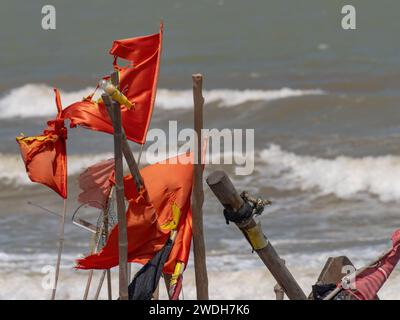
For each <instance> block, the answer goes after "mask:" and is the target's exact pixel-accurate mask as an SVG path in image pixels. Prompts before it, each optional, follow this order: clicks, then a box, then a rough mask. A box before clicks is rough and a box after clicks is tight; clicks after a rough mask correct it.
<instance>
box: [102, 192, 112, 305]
mask: <svg viewBox="0 0 400 320" xmlns="http://www.w3.org/2000/svg"><path fill="white" fill-rule="evenodd" d="M111 194H112V189H111V190H110V197H109V198H108V201H107V210H105V211H104V214H103V225H104V239H105V240H106V241H107V239H108V223H109V217H108V213H109V210H110V199H111ZM106 274H107V297H108V300H112V291H111V270H110V269H107V270H106Z"/></svg>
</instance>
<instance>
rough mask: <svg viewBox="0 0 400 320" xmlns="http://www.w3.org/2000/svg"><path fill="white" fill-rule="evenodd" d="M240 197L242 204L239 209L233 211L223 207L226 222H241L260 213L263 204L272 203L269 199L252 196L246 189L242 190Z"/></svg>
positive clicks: (262, 209)
mask: <svg viewBox="0 0 400 320" xmlns="http://www.w3.org/2000/svg"><path fill="white" fill-rule="evenodd" d="M240 197H241V198H242V199H243V201H244V204H243V206H242V207H241V208H240V209H239V210H237V211H233V210H231V209H228V208H225V209H224V216H225V220H226V224H229V222H234V223H242V222H243V221H246V220H248V219H250V218H251V217H253V216H254V215H256V216H258V215H260V214H261V213H262V212H263V211H264V207H265V206H269V205H271V204H272V202H271V201H269V200H263V199H262V198H253V197H252V196H250V195H249V193H248V192H247V191H243V192H242V193H241V195H240Z"/></svg>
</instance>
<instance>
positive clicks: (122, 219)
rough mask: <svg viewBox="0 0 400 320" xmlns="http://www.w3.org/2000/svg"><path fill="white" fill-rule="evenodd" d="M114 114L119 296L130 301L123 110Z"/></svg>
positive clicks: (116, 107)
mask: <svg viewBox="0 0 400 320" xmlns="http://www.w3.org/2000/svg"><path fill="white" fill-rule="evenodd" d="M113 114H114V121H113V124H114V158H115V193H116V198H117V213H118V242H119V247H118V249H119V296H120V298H121V300H128V237H127V233H126V215H125V195H124V173H123V162H122V139H121V136H122V134H121V109H120V108H119V106H118V105H115V106H114V107H113Z"/></svg>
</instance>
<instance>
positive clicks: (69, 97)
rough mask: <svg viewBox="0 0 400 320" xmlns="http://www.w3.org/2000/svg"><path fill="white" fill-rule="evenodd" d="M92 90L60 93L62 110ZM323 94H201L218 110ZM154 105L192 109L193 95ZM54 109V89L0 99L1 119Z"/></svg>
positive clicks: (161, 96)
mask: <svg viewBox="0 0 400 320" xmlns="http://www.w3.org/2000/svg"><path fill="white" fill-rule="evenodd" d="M93 90H94V88H86V89H82V90H78V91H71V92H64V91H61V100H62V104H63V106H64V107H66V106H68V105H69V104H71V103H73V102H76V101H79V100H81V99H82V98H83V97H85V96H87V95H89V94H90V93H92V92H93ZM318 94H323V91H321V90H317V89H316V90H295V89H290V88H282V89H279V90H231V89H216V90H209V91H207V90H206V91H204V97H205V101H206V103H218V106H220V107H231V106H235V105H239V104H242V103H245V102H248V101H257V100H262V101H271V100H276V99H284V98H289V97H298V96H303V95H318ZM156 105H157V106H158V107H160V108H163V109H185V108H192V105H193V93H192V91H191V90H169V89H159V90H158V91H157V99H156ZM55 114H56V106H55V103H54V92H53V89H52V88H51V87H49V86H47V85H45V84H26V85H24V86H22V87H18V88H15V89H12V90H10V91H9V92H7V93H6V94H5V95H4V96H2V97H1V98H0V119H1V118H2V119H8V118H13V117H22V118H28V117H43V116H54V115H55Z"/></svg>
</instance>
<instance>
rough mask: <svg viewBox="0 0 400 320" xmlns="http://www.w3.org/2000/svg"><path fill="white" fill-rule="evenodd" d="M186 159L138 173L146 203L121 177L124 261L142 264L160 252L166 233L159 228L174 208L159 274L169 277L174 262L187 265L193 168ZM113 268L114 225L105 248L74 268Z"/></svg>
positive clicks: (115, 255)
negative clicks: (174, 231)
mask: <svg viewBox="0 0 400 320" xmlns="http://www.w3.org/2000/svg"><path fill="white" fill-rule="evenodd" d="M188 156H189V155H181V156H179V158H178V161H172V160H173V158H172V159H169V161H167V162H165V163H156V164H154V165H150V166H147V167H145V168H144V169H142V170H141V171H140V172H141V174H142V177H143V180H144V183H145V186H146V190H147V193H148V199H149V201H148V202H147V201H146V200H145V197H143V196H142V195H141V194H139V193H138V192H137V191H136V187H135V183H134V180H133V179H132V177H131V176H127V177H125V179H124V188H125V196H126V198H127V199H128V201H129V207H128V210H127V212H126V219H127V234H128V261H130V262H138V263H141V264H145V263H147V262H148V261H149V260H150V259H151V258H152V257H153V256H154V254H155V253H156V252H157V251H159V250H161V249H162V248H163V246H164V245H165V242H166V241H167V239H168V237H169V236H170V231H169V230H165V229H161V228H160V226H161V225H163V224H164V223H166V222H168V221H170V220H171V219H172V205H173V204H175V205H176V206H178V207H179V208H180V211H181V217H180V220H179V223H178V227H177V235H176V238H175V242H174V245H173V248H172V251H171V253H170V255H169V258H168V261H167V262H166V263H165V265H164V269H163V272H164V273H168V274H172V273H173V272H174V268H175V265H176V263H177V262H178V261H180V262H183V263H185V265H186V264H187V261H188V258H189V252H190V244H191V239H192V213H191V210H190V197H191V192H192V179H193V164H192V163H188V161H187V157H188ZM182 159H185V160H186V162H184V163H186V164H182V163H180V160H182ZM175 160H176V158H175ZM175 163H176V164H175ZM116 265H118V225H117V226H115V227H114V228H113V230H112V231H111V234H110V237H109V239H108V241H107V243H106V245H105V246H104V248H103V249H102V250H101V251H100V252H99V253H96V254H93V255H90V256H88V257H86V258H83V259H80V260H78V261H77V268H80V269H109V268H112V267H114V266H116Z"/></svg>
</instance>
